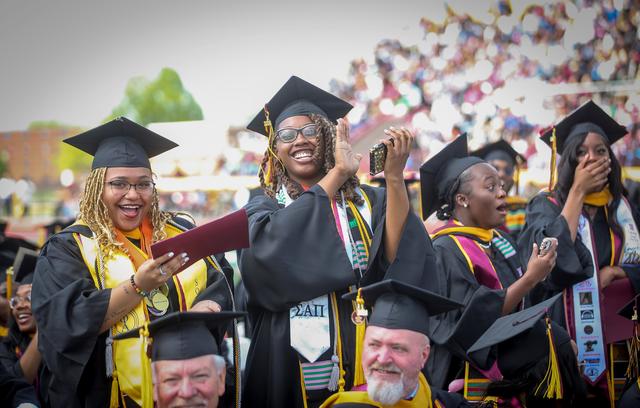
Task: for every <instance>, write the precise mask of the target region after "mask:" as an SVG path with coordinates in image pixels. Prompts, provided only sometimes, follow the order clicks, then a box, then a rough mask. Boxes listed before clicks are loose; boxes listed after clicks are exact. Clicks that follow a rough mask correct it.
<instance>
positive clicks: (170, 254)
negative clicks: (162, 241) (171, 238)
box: [167, 252, 175, 258]
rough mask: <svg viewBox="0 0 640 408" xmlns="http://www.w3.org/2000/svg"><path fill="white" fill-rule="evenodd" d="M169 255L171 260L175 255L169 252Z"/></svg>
mask: <svg viewBox="0 0 640 408" xmlns="http://www.w3.org/2000/svg"><path fill="white" fill-rule="evenodd" d="M167 255H169V258H173V256H174V255H175V254H174V253H173V252H169V253H168V254H167Z"/></svg>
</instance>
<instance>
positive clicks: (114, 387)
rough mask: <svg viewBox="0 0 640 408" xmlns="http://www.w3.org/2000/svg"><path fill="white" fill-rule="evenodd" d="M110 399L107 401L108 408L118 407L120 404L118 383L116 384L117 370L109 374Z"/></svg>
mask: <svg viewBox="0 0 640 408" xmlns="http://www.w3.org/2000/svg"><path fill="white" fill-rule="evenodd" d="M111 377H112V379H111V400H110V402H109V407H110V408H118V407H119V406H120V403H119V401H120V385H119V384H118V372H117V371H115V370H114V371H113V373H112V374H111Z"/></svg>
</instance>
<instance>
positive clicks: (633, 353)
mask: <svg viewBox="0 0 640 408" xmlns="http://www.w3.org/2000/svg"><path fill="white" fill-rule="evenodd" d="M631 320H632V321H633V336H632V337H631V339H630V340H629V365H628V366H627V372H626V373H625V377H627V378H628V379H629V380H632V379H634V378H640V376H639V374H640V371H639V370H638V353H640V337H639V334H640V333H638V309H637V307H636V306H633V315H632V316H631Z"/></svg>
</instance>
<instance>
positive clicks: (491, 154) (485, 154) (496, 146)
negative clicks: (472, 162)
mask: <svg viewBox="0 0 640 408" xmlns="http://www.w3.org/2000/svg"><path fill="white" fill-rule="evenodd" d="M470 155H471V156H476V157H480V158H481V159H483V160H486V161H488V162H490V161H491V160H504V161H506V162H507V163H509V164H510V165H511V166H518V165H521V164H523V163H526V161H527V160H526V159H525V158H524V156H523V155H521V154H520V153H518V152H517V151H516V149H514V148H513V147H511V145H510V144H509V143H508V142H507V141H506V140H504V139H500V140H498V141H497V142H494V143H489V144H487V145H484V146H482V147H481V148H479V149H477V150H475V151H473V152H471V153H470Z"/></svg>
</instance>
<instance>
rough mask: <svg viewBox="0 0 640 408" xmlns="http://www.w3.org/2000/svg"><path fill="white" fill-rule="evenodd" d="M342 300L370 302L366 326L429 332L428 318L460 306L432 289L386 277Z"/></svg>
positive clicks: (359, 302)
mask: <svg viewBox="0 0 640 408" xmlns="http://www.w3.org/2000/svg"><path fill="white" fill-rule="evenodd" d="M342 298H343V299H347V300H354V299H355V300H356V302H357V303H358V304H360V305H362V303H365V304H368V305H369V306H371V305H373V312H372V313H371V317H369V326H377V327H384V328H386V329H405V330H411V331H415V332H418V333H422V334H424V335H427V336H428V335H429V317H430V316H435V315H438V314H440V313H444V312H448V311H450V310H454V309H458V308H461V307H462V306H463V305H462V304H461V303H458V302H456V301H453V300H451V299H448V298H446V297H443V296H440V295H438V294H436V293H434V292H431V291H428V290H425V289H422V288H419V287H417V286H413V285H409V284H407V283H404V282H401V281H398V280H393V279H387V280H384V281H381V282H377V283H374V284H372V285H369V286H365V287H362V288H360V289H358V290H357V291H354V292H350V293H347V294H345V295H343V296H342Z"/></svg>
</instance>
